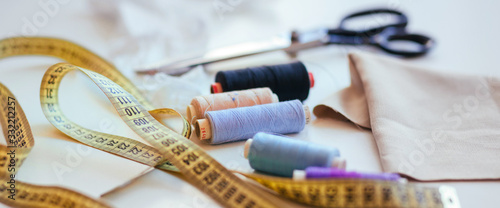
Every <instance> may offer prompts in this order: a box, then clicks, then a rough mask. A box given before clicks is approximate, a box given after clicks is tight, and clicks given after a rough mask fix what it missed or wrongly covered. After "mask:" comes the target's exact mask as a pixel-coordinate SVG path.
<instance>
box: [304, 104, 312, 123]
mask: <svg viewBox="0 0 500 208" xmlns="http://www.w3.org/2000/svg"><path fill="white" fill-rule="evenodd" d="M303 107H304V113H305V115H306V124H308V123H309V122H311V111H310V110H309V106H307V105H304V106H303Z"/></svg>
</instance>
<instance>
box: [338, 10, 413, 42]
mask: <svg viewBox="0 0 500 208" xmlns="http://www.w3.org/2000/svg"><path fill="white" fill-rule="evenodd" d="M374 14H393V15H395V16H396V22H394V23H389V24H385V25H380V26H377V27H373V28H369V29H366V30H349V29H347V28H346V26H345V25H346V23H347V22H348V21H349V20H352V19H354V18H356V17H361V16H368V15H374ZM406 25H408V17H406V15H405V14H403V13H402V12H400V11H397V10H392V9H384V8H381V9H369V10H365V11H360V12H356V13H353V14H350V15H347V16H345V17H344V18H343V19H342V20H341V21H340V25H339V27H338V29H340V30H344V31H351V32H356V33H358V34H363V35H365V36H373V35H375V34H378V33H381V32H382V31H384V30H385V29H386V28H389V27H397V28H405V27H406ZM332 32H333V31H332Z"/></svg>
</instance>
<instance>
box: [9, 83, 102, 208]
mask: <svg viewBox="0 0 500 208" xmlns="http://www.w3.org/2000/svg"><path fill="white" fill-rule="evenodd" d="M0 106H1V109H0V123H1V125H2V130H3V133H4V137H5V140H6V142H7V146H5V145H0V183H1V184H0V202H1V203H3V204H6V205H9V206H12V207H73V208H76V207H82V208H83V207H87V208H90V207H109V206H107V205H106V204H105V203H103V202H101V201H99V200H95V199H92V198H89V197H87V196H85V195H82V194H80V193H77V192H74V191H71V190H69V189H65V188H61V187H55V186H39V185H34V184H29V183H24V182H21V181H18V180H17V178H16V177H15V176H16V173H17V172H18V170H19V168H20V167H21V165H22V163H23V161H24V160H25V159H26V158H27V157H28V154H29V152H30V151H31V148H33V146H34V145H35V140H34V139H33V134H32V133H31V128H30V125H29V123H28V120H27V119H26V116H25V115H24V112H23V109H22V108H21V106H20V105H19V103H18V102H17V99H16V98H15V97H14V95H13V94H12V93H11V92H10V91H9V89H7V88H6V87H5V86H4V85H2V84H0Z"/></svg>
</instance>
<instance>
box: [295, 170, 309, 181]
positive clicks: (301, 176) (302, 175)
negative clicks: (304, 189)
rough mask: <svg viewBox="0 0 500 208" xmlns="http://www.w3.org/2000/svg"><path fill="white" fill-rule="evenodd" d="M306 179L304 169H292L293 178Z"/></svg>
mask: <svg viewBox="0 0 500 208" xmlns="http://www.w3.org/2000/svg"><path fill="white" fill-rule="evenodd" d="M305 179H306V171H305V170H293V180H297V181H300V180H305Z"/></svg>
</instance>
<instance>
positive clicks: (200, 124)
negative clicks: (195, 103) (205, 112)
mask: <svg viewBox="0 0 500 208" xmlns="http://www.w3.org/2000/svg"><path fill="white" fill-rule="evenodd" d="M194 126H195V130H196V136H198V138H200V140H205V139H211V138H212V129H211V127H210V121H209V120H208V119H198V120H196V123H195V125H194Z"/></svg>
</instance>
